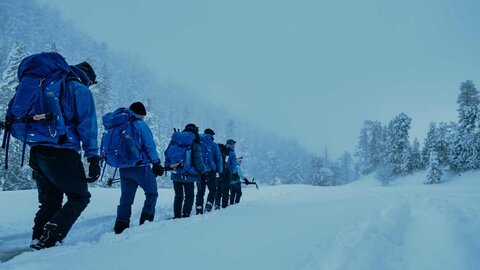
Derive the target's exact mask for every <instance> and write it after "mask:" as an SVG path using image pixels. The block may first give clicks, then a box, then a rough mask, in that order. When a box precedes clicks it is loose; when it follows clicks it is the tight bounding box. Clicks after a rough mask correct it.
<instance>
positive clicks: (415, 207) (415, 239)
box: [0, 172, 480, 270]
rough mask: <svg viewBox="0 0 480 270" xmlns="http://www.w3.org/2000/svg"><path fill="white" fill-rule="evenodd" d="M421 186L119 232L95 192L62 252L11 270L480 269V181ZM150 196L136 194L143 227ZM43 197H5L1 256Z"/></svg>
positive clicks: (17, 240) (351, 190)
mask: <svg viewBox="0 0 480 270" xmlns="http://www.w3.org/2000/svg"><path fill="white" fill-rule="evenodd" d="M445 178H449V179H447V180H446V183H443V184H440V185H423V184H422V182H423V181H424V179H425V175H424V174H423V173H421V174H416V175H413V176H409V177H405V178H401V179H398V180H397V181H395V182H392V184H391V185H390V186H380V185H379V184H378V182H377V181H375V180H374V179H373V178H370V177H366V178H363V179H361V180H359V181H357V182H354V183H352V184H350V185H346V186H338V187H312V186H303V185H291V186H271V187H267V186H262V187H260V189H259V190H256V189H254V188H246V189H244V191H245V192H244V197H243V199H244V200H243V201H242V202H241V204H239V205H236V206H232V207H229V208H227V209H224V210H221V211H216V212H213V213H211V214H206V215H203V216H194V217H191V218H188V219H181V220H167V217H169V216H171V204H172V201H173V191H172V190H168V189H165V190H160V196H159V202H158V204H157V207H158V209H157V219H156V221H155V222H153V223H149V224H146V225H144V226H141V227H139V226H136V225H134V227H132V228H130V229H128V230H127V231H125V232H124V233H123V234H121V235H114V234H113V233H112V232H111V231H112V227H113V223H114V218H115V212H114V211H115V207H116V203H117V201H118V197H119V190H117V189H94V190H93V192H92V193H93V197H92V202H91V204H90V206H89V207H88V208H87V210H86V212H84V214H83V215H82V216H81V217H80V220H79V221H78V222H77V223H76V224H75V225H74V227H73V229H72V231H71V233H70V235H69V236H68V237H67V239H66V241H65V243H64V245H63V246H60V247H55V248H51V249H47V250H41V251H35V252H27V253H24V254H22V255H20V256H18V257H16V258H14V259H13V260H11V261H8V262H5V263H2V264H0V268H1V269H3V270H7V269H49V270H52V269H66V267H67V266H68V269H69V270H75V269H81V270H84V269H129V270H131V269H480V258H479V257H478V254H480V234H479V233H478V232H479V229H480V216H479V215H478V213H479V212H480V200H479V198H480V181H479V178H480V173H478V172H472V173H467V174H464V175H463V176H460V177H459V176H454V177H448V176H446V177H445ZM142 201H143V194H141V192H139V193H138V194H137V201H136V205H135V208H134V213H136V215H134V217H133V220H134V221H135V222H133V223H137V220H138V215H139V211H140V208H141V206H140V205H141V203H142ZM35 206H36V191H34V190H31V191H12V192H2V193H0V220H1V223H0V253H2V252H5V250H7V249H8V248H9V247H13V246H15V245H22V244H25V245H26V244H27V243H28V242H29V237H30V234H29V233H30V228H31V226H32V219H33V216H34V213H35V211H36V209H35V208H36V207H35Z"/></svg>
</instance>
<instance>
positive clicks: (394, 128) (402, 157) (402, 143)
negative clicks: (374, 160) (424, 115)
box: [385, 113, 412, 176]
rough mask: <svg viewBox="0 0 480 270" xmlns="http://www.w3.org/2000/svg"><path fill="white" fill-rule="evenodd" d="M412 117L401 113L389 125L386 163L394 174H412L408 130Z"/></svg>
mask: <svg viewBox="0 0 480 270" xmlns="http://www.w3.org/2000/svg"><path fill="white" fill-rule="evenodd" d="M411 122H412V118H410V117H409V116H408V115H406V114H404V113H401V114H399V115H397V116H396V117H395V118H394V119H393V120H392V121H390V123H389V125H388V133H387V140H386V148H385V152H386V163H387V164H389V167H390V168H391V172H392V176H399V175H407V174H410V173H411V172H412V171H411V168H410V166H409V165H408V163H409V161H410V142H409V139H408V137H409V135H408V131H409V130H410V124H411Z"/></svg>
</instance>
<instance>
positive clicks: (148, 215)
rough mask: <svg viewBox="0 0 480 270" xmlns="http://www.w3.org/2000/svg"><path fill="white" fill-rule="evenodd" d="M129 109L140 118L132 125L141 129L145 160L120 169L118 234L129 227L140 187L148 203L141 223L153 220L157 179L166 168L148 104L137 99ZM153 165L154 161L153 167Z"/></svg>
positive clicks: (139, 133) (140, 134) (116, 222)
mask: <svg viewBox="0 0 480 270" xmlns="http://www.w3.org/2000/svg"><path fill="white" fill-rule="evenodd" d="M130 110H131V111H132V112H134V113H135V114H136V115H137V119H136V120H135V121H134V122H133V124H134V126H135V129H136V130H137V132H138V138H139V140H140V143H141V149H142V156H143V162H141V163H140V164H137V165H136V166H135V167H128V168H120V179H121V180H120V185H121V191H122V195H121V197H120V204H119V205H118V207H117V219H116V221H115V226H114V231H115V233H116V234H119V233H122V232H123V231H124V230H125V229H126V228H128V227H129V226H130V216H131V215H132V204H133V201H134V199H135V193H136V191H137V188H138V186H140V187H141V188H142V189H143V191H144V192H145V202H144V204H143V209H142V214H141V215H140V225H142V224H143V223H145V221H150V222H152V221H153V218H154V216H155V205H156V203H157V197H158V191H157V180H156V179H155V178H156V176H161V175H163V167H162V165H161V163H160V158H159V157H158V153H157V149H156V146H155V141H154V139H153V135H152V131H151V130H150V128H149V127H148V125H147V123H146V122H145V121H144V119H145V117H146V115H147V110H146V108H145V106H144V105H143V104H142V103H141V102H135V103H132V105H130ZM150 164H152V167H151V168H150Z"/></svg>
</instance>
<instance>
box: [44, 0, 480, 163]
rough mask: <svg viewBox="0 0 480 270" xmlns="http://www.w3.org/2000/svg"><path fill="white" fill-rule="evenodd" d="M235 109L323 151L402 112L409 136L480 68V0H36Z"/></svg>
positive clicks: (445, 111) (446, 108) (443, 115)
mask: <svg viewBox="0 0 480 270" xmlns="http://www.w3.org/2000/svg"><path fill="white" fill-rule="evenodd" d="M40 2H42V3H50V4H51V5H53V6H56V7H58V8H59V9H60V12H61V14H62V16H64V18H66V19H68V20H70V21H72V22H73V24H75V25H76V26H78V27H79V28H80V29H81V30H83V31H84V32H86V33H88V34H89V35H91V36H93V37H94V38H96V39H97V40H99V41H105V42H106V43H107V44H108V45H109V46H110V47H112V48H114V49H116V50H118V51H124V52H125V53H127V54H131V55H134V56H136V57H138V58H139V59H141V61H142V62H144V63H145V64H146V65H147V66H149V67H150V68H151V69H152V70H153V71H154V72H155V73H156V74H157V76H158V77H159V78H160V79H162V80H172V81H174V82H175V83H179V84H182V85H184V86H186V87H188V88H191V89H193V90H194V91H196V92H198V93H199V94H200V95H201V96H203V98H204V99H206V100H210V101H213V102H215V103H218V104H223V106H224V107H227V108H228V109H229V110H231V111H232V112H234V113H236V114H238V115H241V116H243V117H244V118H246V119H249V120H251V121H253V122H254V123H256V124H257V125H258V126H262V127H264V128H265V129H267V130H270V131H274V132H276V133H278V134H282V135H284V136H288V137H294V138H298V141H299V142H300V143H301V144H302V145H304V146H306V147H307V148H309V149H311V150H312V151H313V152H320V151H322V150H323V147H324V146H325V145H326V144H328V145H329V149H331V151H333V153H334V154H335V155H339V154H340V153H341V152H342V151H344V150H349V151H352V150H353V149H354V147H355V145H356V144H357V141H358V140H357V138H358V136H359V134H360V128H361V125H362V122H363V120H366V119H373V120H380V121H382V122H383V123H384V124H386V123H388V121H389V120H390V119H392V118H393V117H394V116H395V115H397V114H399V113H401V112H405V113H406V114H408V115H409V116H410V117H412V118H413V122H412V130H411V137H419V138H423V137H424V136H425V134H426V132H427V130H428V123H429V122H430V121H450V120H455V119H456V117H457V112H456V98H457V95H458V93H459V91H458V87H459V85H460V82H461V81H464V80H466V79H472V80H474V81H475V82H477V83H478V79H479V78H480V65H479V63H480V28H479V27H478V26H479V25H480V16H479V15H478V14H479V11H480V2H478V1H475V0H463V1H446V0H437V1H435V0H425V1H414V0H406V1H381V0H366V1H356V0H349V1H346V0H345V1H343V0H342V1H314V0H311V1H307V0H300V1H275V0H270V1H253V0H247V1H231V0H227V1H225V0H205V1H196V0H185V1H165V0H161V1H157V0H136V1H120V0H101V1H100V0H84V1H63V0H41V1H40Z"/></svg>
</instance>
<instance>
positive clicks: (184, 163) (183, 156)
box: [165, 132, 198, 176]
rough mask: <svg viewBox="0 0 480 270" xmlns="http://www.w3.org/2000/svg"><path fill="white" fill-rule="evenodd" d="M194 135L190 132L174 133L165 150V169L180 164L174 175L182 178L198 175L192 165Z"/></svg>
mask: <svg viewBox="0 0 480 270" xmlns="http://www.w3.org/2000/svg"><path fill="white" fill-rule="evenodd" d="M194 140H195V135H194V134H193V133H191V132H175V133H173V135H172V139H171V140H170V143H169V144H168V147H167V150H165V167H167V168H168V167H170V166H172V165H175V164H180V166H178V167H177V169H175V170H174V173H177V174H180V175H182V176H185V175H190V174H198V172H197V170H195V168H194V167H193V165H192V150H193V142H194Z"/></svg>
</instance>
